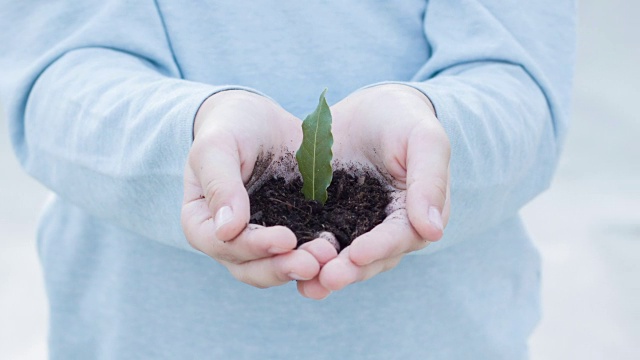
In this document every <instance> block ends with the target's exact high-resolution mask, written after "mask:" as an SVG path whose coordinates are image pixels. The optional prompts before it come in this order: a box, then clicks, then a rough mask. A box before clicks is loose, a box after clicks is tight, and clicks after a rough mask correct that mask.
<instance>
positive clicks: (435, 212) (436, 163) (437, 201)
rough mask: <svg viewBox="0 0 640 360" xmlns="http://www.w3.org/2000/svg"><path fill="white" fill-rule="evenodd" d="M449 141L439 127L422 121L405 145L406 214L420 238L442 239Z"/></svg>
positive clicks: (444, 221)
mask: <svg viewBox="0 0 640 360" xmlns="http://www.w3.org/2000/svg"><path fill="white" fill-rule="evenodd" d="M450 156H451V150H450V144H449V139H448V138H447V135H446V133H445V132H444V129H443V128H442V126H440V125H439V124H434V123H433V122H431V121H422V122H420V123H419V124H417V125H416V126H415V127H414V129H413V130H412V131H411V134H410V135H409V141H408V143H407V212H408V216H409V220H410V222H411V224H412V225H413V227H414V228H415V229H416V231H417V232H418V233H419V234H420V236H421V237H422V238H424V239H427V240H429V241H436V240H438V239H440V238H441V237H442V234H443V231H444V226H445V224H446V221H447V220H448V217H444V216H443V209H444V207H445V203H446V200H447V194H448V188H449V171H448V169H449V159H450Z"/></svg>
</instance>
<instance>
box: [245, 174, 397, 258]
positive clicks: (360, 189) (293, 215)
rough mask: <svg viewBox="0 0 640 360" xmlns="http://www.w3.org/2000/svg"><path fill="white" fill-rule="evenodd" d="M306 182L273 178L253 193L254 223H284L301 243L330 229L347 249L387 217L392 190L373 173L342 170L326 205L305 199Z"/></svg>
mask: <svg viewBox="0 0 640 360" xmlns="http://www.w3.org/2000/svg"><path fill="white" fill-rule="evenodd" d="M301 189H302V181H301V180H300V179H296V180H294V181H292V182H290V183H288V184H287V183H286V182H285V180H284V179H283V178H272V179H269V180H268V181H267V182H265V183H264V184H263V185H262V186H261V187H260V189H258V190H257V191H254V192H253V193H252V194H251V195H250V196H249V201H250V203H251V220H250V222H251V223H253V224H260V225H264V226H274V225H283V226H286V227H288V228H289V229H291V230H292V231H293V233H294V234H295V235H296V237H297V238H298V246H300V245H302V244H304V243H306V242H308V241H311V240H313V239H316V238H318V236H319V234H320V233H322V232H324V231H328V232H331V233H333V234H334V235H335V237H336V239H337V240H338V242H339V243H340V249H344V248H345V247H347V246H348V245H349V244H351V242H352V241H353V240H354V239H355V238H357V237H358V236H360V235H362V234H364V233H366V232H368V231H369V230H371V229H373V228H374V227H375V226H376V225H378V224H380V223H381V222H382V221H383V220H384V218H385V217H386V213H385V208H386V207H387V205H388V204H389V202H390V201H391V196H390V194H389V191H388V190H387V189H386V188H385V186H384V185H382V184H381V183H380V181H379V180H378V179H377V178H375V177H373V176H365V175H363V176H360V177H357V176H353V175H351V174H348V173H346V172H345V171H342V170H338V171H336V172H334V174H333V181H332V182H331V185H330V186H329V189H328V192H329V198H328V200H327V202H326V203H325V205H324V206H323V205H321V204H320V203H318V202H316V201H309V200H307V199H305V197H304V195H303V194H302V192H300V190H301Z"/></svg>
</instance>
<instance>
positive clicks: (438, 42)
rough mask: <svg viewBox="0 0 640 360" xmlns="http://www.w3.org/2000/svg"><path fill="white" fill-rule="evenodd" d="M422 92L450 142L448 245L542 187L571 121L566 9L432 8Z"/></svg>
mask: <svg viewBox="0 0 640 360" xmlns="http://www.w3.org/2000/svg"><path fill="white" fill-rule="evenodd" d="M424 23H425V34H426V36H427V39H428V41H429V44H430V45H431V48H432V56H431V57H430V59H429V60H428V61H427V63H426V64H425V65H424V67H423V68H422V69H421V71H420V72H419V73H418V74H417V75H416V76H415V78H414V81H410V82H405V83H404V84H406V85H409V86H413V87H415V88H416V89H418V90H420V91H422V92H423V93H424V94H425V95H427V96H428V97H429V99H430V100H431V102H432V103H433V105H434V107H435V111H436V115H437V118H438V120H439V121H440V123H441V124H442V126H443V127H444V129H445V131H446V133H447V135H448V137H449V140H450V142H451V163H450V170H451V176H450V178H451V215H450V219H449V224H448V226H447V231H446V232H445V235H444V238H443V241H440V242H437V243H434V244H431V245H430V246H429V247H427V249H425V250H424V251H425V252H433V251H437V250H438V249H441V248H443V247H448V246H451V245H452V244H455V243H457V242H459V241H461V240H463V239H468V238H471V237H473V234H475V233H478V232H481V231H483V230H486V229H489V228H491V227H493V226H496V225H498V224H499V223H501V222H502V221H505V220H506V219H508V218H510V217H513V216H515V214H516V213H517V212H518V210H519V209H520V208H521V207H522V206H523V205H524V204H526V203H527V202H528V201H530V200H531V199H532V198H533V197H535V196H536V195H537V194H539V193H540V192H541V191H543V190H544V189H546V187H547V186H548V185H549V183H550V181H551V177H552V174H553V171H554V169H555V165H556V162H557V158H558V155H559V151H560V144H561V141H562V139H563V138H564V135H565V132H566V128H567V122H568V119H569V115H568V113H569V107H570V99H569V97H570V91H571V79H572V71H573V60H574V59H573V58H574V47H575V31H574V27H575V4H574V1H571V0H567V1H537V2H517V1H508V2H504V1H494V0H456V1H449V0H436V1H430V2H429V5H428V8H427V13H426V17H425V22H424Z"/></svg>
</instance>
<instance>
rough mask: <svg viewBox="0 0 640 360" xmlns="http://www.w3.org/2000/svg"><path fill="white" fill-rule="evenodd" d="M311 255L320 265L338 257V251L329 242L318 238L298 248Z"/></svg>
mask: <svg viewBox="0 0 640 360" xmlns="http://www.w3.org/2000/svg"><path fill="white" fill-rule="evenodd" d="M299 249H300V250H305V251H307V252H309V253H310V254H311V255H313V256H314V257H315V258H316V260H318V263H319V264H320V265H324V264H326V263H328V262H329V261H330V260H332V259H334V258H335V257H336V256H338V251H337V250H336V248H335V247H334V245H332V244H331V243H330V242H329V241H327V240H326V239H324V238H318V239H315V240H312V241H309V242H307V243H304V244H302V245H301V246H300V247H299Z"/></svg>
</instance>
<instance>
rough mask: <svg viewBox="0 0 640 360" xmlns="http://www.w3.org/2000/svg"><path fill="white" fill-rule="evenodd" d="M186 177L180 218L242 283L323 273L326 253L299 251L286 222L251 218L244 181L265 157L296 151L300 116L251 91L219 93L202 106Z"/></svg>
mask: <svg viewBox="0 0 640 360" xmlns="http://www.w3.org/2000/svg"><path fill="white" fill-rule="evenodd" d="M193 134H194V141H193V144H192V147H191V150H190V152H189V158H188V162H187V165H186V169H185V175H184V202H183V205H182V215H181V222H182V228H183V231H184V233H185V235H186V238H187V240H188V241H189V243H190V244H191V246H193V247H194V248H195V249H197V250H199V251H201V252H203V253H205V254H206V255H208V256H210V257H212V258H213V259H215V260H217V261H218V262H220V263H221V264H223V265H224V266H225V267H226V268H227V269H228V270H229V272H230V273H231V274H232V275H233V276H234V277H235V278H236V279H238V280H240V281H242V282H245V283H247V284H250V285H253V286H256V287H260V288H265V287H271V286H276V285H281V284H284V283H286V282H288V281H291V280H308V279H312V278H315V277H317V275H318V273H319V270H320V264H319V261H318V260H317V259H316V257H319V258H322V255H321V254H318V253H316V254H314V253H313V252H309V251H305V250H294V249H295V247H296V243H297V242H296V237H295V235H294V234H293V232H291V230H289V229H288V228H286V227H283V226H273V227H263V226H259V225H254V224H248V223H249V217H250V207H249V196H248V194H247V191H246V188H245V184H246V183H247V182H248V181H249V180H250V179H251V177H252V175H253V176H259V175H260V174H259V173H257V172H258V171H257V170H258V169H256V174H254V168H255V166H256V161H257V160H258V159H259V158H263V159H265V158H266V155H267V154H270V155H272V157H273V158H274V159H277V158H278V157H279V156H280V155H282V154H283V152H293V151H295V148H294V147H295V146H296V145H298V144H300V141H301V138H302V132H301V129H300V120H298V119H297V118H296V117H294V116H293V115H291V114H290V113H288V112H287V111H285V110H284V109H282V108H281V107H280V106H279V105H277V104H276V103H274V102H273V101H271V100H269V99H267V98H265V97H263V96H260V95H257V94H253V93H251V92H248V91H242V90H229V91H224V92H220V93H217V94H215V95H213V96H211V97H210V98H209V99H207V100H206V101H205V102H204V103H203V104H202V106H201V107H200V109H199V111H198V114H197V115H196V119H195V122H194V128H193Z"/></svg>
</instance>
